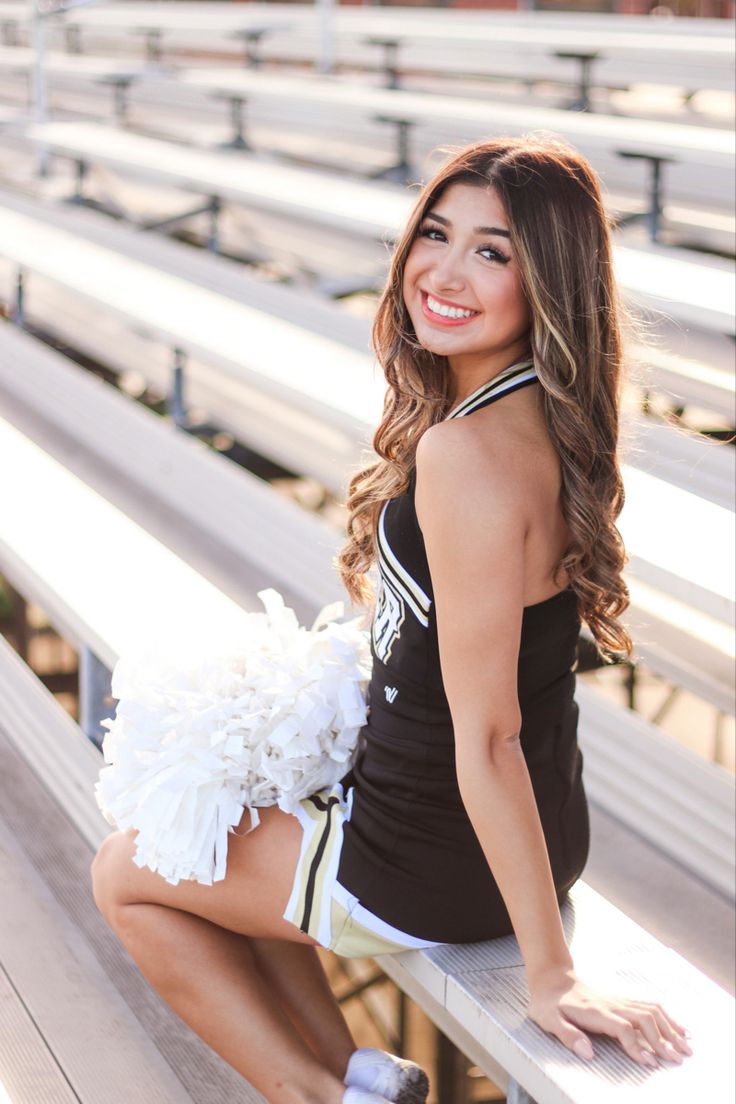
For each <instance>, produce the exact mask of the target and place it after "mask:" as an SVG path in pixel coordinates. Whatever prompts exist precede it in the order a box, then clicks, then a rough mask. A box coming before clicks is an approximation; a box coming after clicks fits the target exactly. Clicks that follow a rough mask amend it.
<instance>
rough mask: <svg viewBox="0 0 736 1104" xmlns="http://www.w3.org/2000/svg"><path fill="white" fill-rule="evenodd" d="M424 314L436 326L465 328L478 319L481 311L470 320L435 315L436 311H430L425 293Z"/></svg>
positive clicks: (470, 317) (423, 300)
mask: <svg viewBox="0 0 736 1104" xmlns="http://www.w3.org/2000/svg"><path fill="white" fill-rule="evenodd" d="M422 313H423V315H424V317H425V318H426V319H428V320H429V321H430V322H433V323H434V324H435V325H436V326H465V325H466V324H467V323H468V322H472V321H473V319H474V318H477V317H478V314H480V311H478V312H477V313H476V314H471V315H470V316H469V317H468V318H446V317H445V315H444V314H435V313H434V311H432V310H430V309H429V306H428V305H427V293H426V291H423V292H422Z"/></svg>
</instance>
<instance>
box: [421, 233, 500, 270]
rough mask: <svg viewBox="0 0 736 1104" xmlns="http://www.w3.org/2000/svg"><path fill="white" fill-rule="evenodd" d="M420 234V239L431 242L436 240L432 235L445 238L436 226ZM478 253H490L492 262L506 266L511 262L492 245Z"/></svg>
mask: <svg viewBox="0 0 736 1104" xmlns="http://www.w3.org/2000/svg"><path fill="white" fill-rule="evenodd" d="M419 234H420V237H422V238H429V240H430V241H434V240H435V239H434V238H433V237H432V236H431V235H432V234H439V235H440V237H441V238H444V236H445V234H444V231H443V230H438V229H437V227H436V226H425V227H424V229H423V230H420V231H419ZM478 252H479V253H490V254H492V256H491V258H490V259H491V260H497V261H501V263H502V264H506V263H507V262H508V260H509V258H508V257H507V256H506V254H505V253H502V252H501V251H500V250H499V249H496V248H495V247H494V246H492V245H484V246H482V247H481V248H480V249H479V250H478Z"/></svg>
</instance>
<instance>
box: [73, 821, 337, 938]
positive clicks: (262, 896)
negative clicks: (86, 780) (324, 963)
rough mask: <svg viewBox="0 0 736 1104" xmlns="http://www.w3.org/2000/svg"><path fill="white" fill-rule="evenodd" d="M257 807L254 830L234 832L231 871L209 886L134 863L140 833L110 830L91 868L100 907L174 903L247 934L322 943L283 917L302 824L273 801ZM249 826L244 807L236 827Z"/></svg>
mask: <svg viewBox="0 0 736 1104" xmlns="http://www.w3.org/2000/svg"><path fill="white" fill-rule="evenodd" d="M258 812H259V815H260V818H261V823H260V824H259V825H258V827H257V828H255V829H254V830H253V831H252V832H249V833H248V834H247V835H245V834H238V835H235V834H234V833H232V832H229V833H228V837H227V839H228V847H227V869H226V874H225V877H224V878H223V879H222V880H221V881H218V882H214V883H213V884H212V885H211V886H208V885H202V884H201V883H200V882H195V881H180V882H179V883H178V885H175V886H174V885H171V884H170V883H169V882H167V881H166V879H165V878H163V877H162V876H161V875H160V874H156V873H154V872H153V871H151V870H149V869H148V867H139V866H136V864H135V863H134V862H133V855H134V854H135V842H134V841H135V837H136V835H137V833H136V831H135V830H134V829H129V830H128V831H126V832H112V833H111V834H110V835H109V836H108V837H107V838H106V839H105V840H104V842H103V843H102V845H101V846H100V848H99V850H98V852H97V855H96V856H95V859H94V862H93V863H92V868H91V869H92V878H93V886H94V895H95V901H96V902H97V905H98V907H99V909H100V911H101V912H102V913H103V915H108V914H109V913H112V912H114V911H115V910H116V909H118V908H120V907H121V906H124V905H129V904H136V903H151V904H159V905H168V906H169V907H171V908H178V909H182V910H183V911H184V912H191V913H193V914H194V915H195V916H202V917H204V918H205V919H206V920H210V921H212V923H214V924H217V925H219V926H220V927H222V928H227V929H229V930H230V931H234V932H239V933H240V934H242V935H250V936H256V937H261V938H271V939H287V940H290V941H293V942H297V943H308V944H311V945H312V946H316V945H317V943H316V940H314V939H312V937H311V936H309V935H307V934H306V933H304V932H302V931H300V930H299V928H297V927H296V925H295V924H292V923H290V921H288V920H284V918H283V912H284V910H285V908H286V904H287V901H288V900H289V896H290V894H291V887H292V883H293V880H294V874H295V870H296V865H297V862H298V860H299V852H300V848H301V841H302V827H301V824H300V823H299V821H298V820H297V818H296V817H295V816H292V815H291V814H290V813H285V812H283V810H281V809H279V808H278V806H275V805H273V806H268V807H267V808H263V809H259V810H258ZM249 827H250V813H249V812H248V810H247V809H246V810H245V811H244V813H243V817H242V819H241V821H240V824H239V825H238V827H237V829H236V831H237V832H238V833H245V832H246V831H247V829H248V828H249Z"/></svg>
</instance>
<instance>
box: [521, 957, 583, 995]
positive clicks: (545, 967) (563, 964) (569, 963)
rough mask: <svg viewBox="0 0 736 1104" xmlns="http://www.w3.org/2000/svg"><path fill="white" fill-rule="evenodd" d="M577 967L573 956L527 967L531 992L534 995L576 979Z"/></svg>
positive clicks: (528, 984)
mask: <svg viewBox="0 0 736 1104" xmlns="http://www.w3.org/2000/svg"><path fill="white" fill-rule="evenodd" d="M575 976H576V975H575V965H574V963H573V960H572V956H571V955H569V954H568V955H564V956H562V957H561V958H560V959H556V960H554V961H549V960H548V961H546V962H544V963H540V964H539V965H535V966H527V967H526V979H527V986H528V988H529V992H530V993H533V992H536V991H538V990H540V989H545V988H547V987H549V986H553V985H556V984H559V983H560V982H563V981H565V980H568V981H571V980H573V979H574V978H575Z"/></svg>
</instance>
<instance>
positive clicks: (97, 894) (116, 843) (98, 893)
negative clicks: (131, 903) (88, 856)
mask: <svg viewBox="0 0 736 1104" xmlns="http://www.w3.org/2000/svg"><path fill="white" fill-rule="evenodd" d="M134 853H135V844H134V837H133V836H132V835H131V833H130V832H111V833H110V835H108V836H106V837H105V839H104V840H103V841H102V843H101V844H100V846H99V848H98V849H97V854H96V855H95V857H94V859H93V860H92V865H91V866H90V875H91V878H92V895H93V897H94V900H95V904H96V905H97V908H98V909H99V911H100V912H101V913H102V914H103V916H105V917H106V918H109V917H111V915H112V913H113V912H114V911H115V909H116V908H117V907H119V906H120V905H122V904H124V903H125V881H126V878H125V875H126V872H127V869H129V864H130V863H131V862H132V859H133V855H134Z"/></svg>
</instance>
